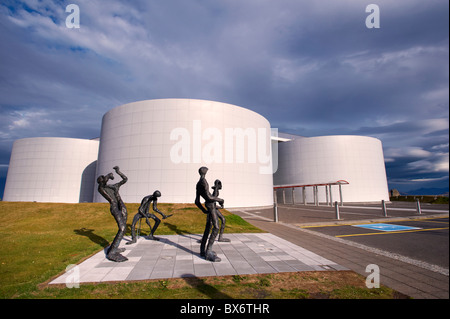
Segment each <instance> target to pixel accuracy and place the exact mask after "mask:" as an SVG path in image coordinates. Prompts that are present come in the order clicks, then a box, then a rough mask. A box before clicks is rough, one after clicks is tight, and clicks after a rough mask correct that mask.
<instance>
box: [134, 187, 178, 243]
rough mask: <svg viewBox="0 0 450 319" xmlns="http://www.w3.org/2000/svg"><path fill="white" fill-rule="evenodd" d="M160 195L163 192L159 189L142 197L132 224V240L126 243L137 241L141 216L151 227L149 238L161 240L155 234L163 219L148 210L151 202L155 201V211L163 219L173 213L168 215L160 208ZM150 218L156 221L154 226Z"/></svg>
mask: <svg viewBox="0 0 450 319" xmlns="http://www.w3.org/2000/svg"><path fill="white" fill-rule="evenodd" d="M158 197H161V192H160V191H158V190H157V191H154V192H153V194H152V195H148V196H145V197H144V198H143V199H142V201H141V205H140V206H139V209H138V213H137V214H136V215H134V218H133V223H132V225H131V241H129V242H127V243H126V245H131V244H134V243H135V242H136V223H137V222H138V221H139V220H140V219H141V218H145V222H146V223H147V225H148V227H150V235H148V236H147V239H151V240H159V238H157V237H155V236H153V234H154V233H155V231H156V229H158V226H159V224H160V223H161V220H160V219H159V218H158V217H156V216H155V215H154V214H150V213H149V212H148V211H149V208H150V203H151V202H153V211H155V212H157V213H158V214H160V215H161V216H162V218H163V219H166V218H168V217H170V216H172V215H168V216H167V215H165V214H164V213H163V212H161V211H160V210H159V209H158V206H157V205H158ZM149 218H151V219H153V220H154V221H155V225H154V226H153V228H152V226H151V224H150V221H149V220H148V219H149Z"/></svg>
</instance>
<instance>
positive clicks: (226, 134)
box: [94, 99, 273, 207]
mask: <svg viewBox="0 0 450 319" xmlns="http://www.w3.org/2000/svg"><path fill="white" fill-rule="evenodd" d="M116 165H117V166H119V168H120V170H121V171H122V172H123V173H124V174H125V175H126V176H127V177H128V182H127V183H126V184H124V185H122V187H121V188H120V195H121V197H122V199H123V200H124V202H125V203H126V202H132V203H139V202H141V200H142V198H143V197H145V196H147V195H149V194H152V193H153V192H154V191H155V190H159V191H160V192H161V194H162V196H161V198H160V199H159V201H160V202H167V203H193V202H194V200H195V193H196V188H195V187H196V183H197V181H198V180H199V178H200V175H199V173H198V169H199V168H200V167H201V166H206V167H208V168H209V171H208V173H207V174H206V179H207V181H208V182H209V186H210V187H211V186H213V184H214V180H215V179H220V180H221V181H222V185H223V189H222V190H221V191H220V194H219V197H221V198H223V199H224V200H225V207H249V206H266V205H271V204H272V203H273V202H272V199H273V196H272V187H273V183H272V182H273V179H272V170H271V165H272V163H271V147H270V123H269V122H268V121H267V120H266V119H265V118H264V117H262V116H261V115H259V114H257V113H255V112H253V111H250V110H248V109H245V108H242V107H239V106H235V105H231V104H226V103H220V102H213V101H204V100H193V99H161V100H147V101H140V102H134V103H129V104H125V105H122V106H118V107H116V108H114V109H112V110H110V111H109V112H107V113H106V114H105V115H104V117H103V121H102V130H101V137H100V149H99V158H98V166H97V176H99V175H105V174H108V173H110V172H113V173H114V170H113V167H114V166H116ZM114 175H115V177H116V179H115V180H113V181H109V183H116V182H118V181H119V179H120V177H119V176H117V174H115V173H114ZM210 191H211V192H212V190H211V189H210ZM94 201H96V202H103V201H104V199H103V197H102V196H101V195H100V194H99V193H98V192H97V186H96V187H95V191H94Z"/></svg>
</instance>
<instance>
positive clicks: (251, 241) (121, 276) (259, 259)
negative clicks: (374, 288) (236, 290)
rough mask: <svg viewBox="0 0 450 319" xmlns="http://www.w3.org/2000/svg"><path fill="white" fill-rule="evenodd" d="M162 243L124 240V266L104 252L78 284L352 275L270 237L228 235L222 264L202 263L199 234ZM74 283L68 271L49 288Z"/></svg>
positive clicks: (85, 266)
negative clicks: (312, 273)
mask: <svg viewBox="0 0 450 319" xmlns="http://www.w3.org/2000/svg"><path fill="white" fill-rule="evenodd" d="M158 237H159V238H160V241H153V240H148V239H146V238H145V237H140V238H139V239H138V241H137V242H136V243H135V244H132V245H125V243H126V242H127V241H129V240H130V238H129V237H125V238H124V240H122V242H121V245H120V247H123V248H125V249H126V250H125V252H123V253H122V254H123V255H124V256H126V257H127V258H128V261H125V262H121V263H117V262H112V261H109V260H107V259H106V258H105V252H104V251H103V250H102V251H100V252H98V253H97V254H95V255H93V256H92V257H90V258H88V259H86V260H85V261H83V262H82V263H80V264H79V265H78V269H77V276H79V282H80V283H83V282H84V283H86V282H108V281H133V280H147V279H166V278H181V277H205V276H225V275H248V274H264V273H279V272H297V271H335V270H348V268H345V267H343V266H340V265H338V264H336V263H334V262H332V261H330V260H328V259H325V258H323V257H321V256H319V255H317V254H315V253H313V252H311V251H309V250H306V249H304V248H302V247H300V246H298V245H295V244H293V243H291V242H289V241H287V240H284V239H282V238H280V237H278V236H275V235H273V234H270V233H243V234H226V236H225V237H226V238H228V239H230V240H231V241H230V242H216V243H215V244H214V251H215V252H216V253H217V255H218V257H220V258H221V261H220V262H210V261H207V260H205V259H204V258H202V257H200V254H199V252H200V242H199V240H200V239H201V235H200V234H187V235H166V236H158ZM69 276H71V277H69ZM72 278H73V272H71V271H68V272H66V273H65V274H63V275H61V276H59V277H58V278H56V279H55V280H53V281H51V282H50V284H65V283H66V282H67V280H68V281H70V280H72Z"/></svg>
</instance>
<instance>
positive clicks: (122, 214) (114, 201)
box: [97, 166, 128, 262]
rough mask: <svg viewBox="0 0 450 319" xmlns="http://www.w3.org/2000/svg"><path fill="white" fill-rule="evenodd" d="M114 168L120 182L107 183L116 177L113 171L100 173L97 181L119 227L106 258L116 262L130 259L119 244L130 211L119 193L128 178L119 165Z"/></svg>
mask: <svg viewBox="0 0 450 319" xmlns="http://www.w3.org/2000/svg"><path fill="white" fill-rule="evenodd" d="M113 169H114V170H115V171H116V173H117V174H118V175H119V176H120V177H122V180H121V181H120V182H118V183H116V184H107V182H108V180H113V179H114V175H113V173H109V174H107V175H106V176H105V175H100V176H99V177H98V178H97V183H98V192H99V193H100V194H101V195H102V196H103V197H104V198H105V199H106V200H107V201H108V202H109V204H110V212H111V215H113V217H114V219H115V220H116V223H117V226H118V227H119V230H118V232H117V234H116V236H115V237H114V240H113V242H112V244H111V245H110V246H109V248H108V250H107V252H106V258H107V259H109V260H111V261H115V262H123V261H126V260H128V258H126V257H125V256H123V255H121V254H120V253H122V252H124V251H125V248H121V249H119V244H120V241H121V240H122V238H123V236H124V234H125V230H126V227H127V217H128V212H127V208H126V207H125V204H124V203H123V201H122V198H121V197H120V195H119V188H120V186H122V185H123V184H125V183H126V182H127V181H128V178H127V177H126V176H125V175H124V174H123V173H122V172H121V171H120V169H119V167H118V166H114V167H113Z"/></svg>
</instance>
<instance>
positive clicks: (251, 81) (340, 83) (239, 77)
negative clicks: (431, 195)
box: [0, 0, 449, 195]
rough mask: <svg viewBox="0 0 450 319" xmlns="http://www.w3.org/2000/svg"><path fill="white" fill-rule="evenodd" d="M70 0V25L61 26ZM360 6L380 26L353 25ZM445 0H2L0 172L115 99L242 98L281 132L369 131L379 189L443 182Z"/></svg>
mask: <svg viewBox="0 0 450 319" xmlns="http://www.w3.org/2000/svg"><path fill="white" fill-rule="evenodd" d="M71 3H74V4H77V5H78V6H79V8H80V28H79V29H76V28H72V29H70V28H67V27H66V23H65V22H66V18H67V16H68V15H69V13H66V12H65V9H66V6H67V5H69V4H71ZM371 3H374V4H377V5H378V7H379V9H380V28H378V29H375V28H372V29H369V28H367V27H366V24H365V20H366V17H367V16H368V15H369V13H366V12H365V9H366V6H367V5H369V4H371ZM448 6H449V3H448V1H444V0H430V1H420V0H405V1H385V0H380V1H377V0H370V1H361V0H322V1H313V0H308V1H306V0H278V1H269V0H165V1H157V0H146V1H143V0H142V1H141V0H137V1H118V0H109V1H96V0H91V1H88V0H80V1H75V0H73V1H52V0H42V1H37V0H27V1H9V0H6V1H5V0H4V1H2V2H1V4H0V29H1V30H0V180H2V179H3V181H4V179H5V177H6V173H7V168H8V163H9V157H10V153H11V148H12V143H13V141H14V140H16V139H19V138H24V137H41V136H59V137H76V138H93V137H98V136H99V135H100V127H101V118H102V116H103V114H104V113H105V112H107V111H108V110H110V109H111V108H113V107H115V106H118V105H121V104H124V103H129V102H133V101H138V100H144V99H156V98H195V99H208V100H214V101H220V102H226V103H231V104H235V105H239V106H242V107H245V108H249V109H252V110H254V111H256V112H258V113H260V114H261V115H263V116H265V117H266V118H267V119H268V120H269V121H270V122H271V124H272V126H273V127H277V128H278V129H279V131H284V132H288V133H293V134H299V135H303V136H321V135H343V134H356V135H366V136H373V137H376V138H379V139H380V140H381V141H382V143H383V149H384V155H385V160H386V170H387V175H388V183H389V188H397V189H399V190H401V191H409V190H413V189H419V188H424V187H425V188H428V187H438V188H443V187H446V188H448V183H449V181H448V171H449V155H448V154H449V151H448V150H449V146H448V145H449V138H448V133H449V105H448V104H449V82H448V81H449V80H448V75H449V74H448V73H449V65H448V60H449V43H448V39H449V37H448V30H449V29H448V26H449V16H448V9H449V8H448ZM0 184H1V183H0ZM2 193H3V189H0V195H1V194H2Z"/></svg>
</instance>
